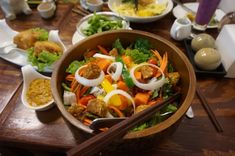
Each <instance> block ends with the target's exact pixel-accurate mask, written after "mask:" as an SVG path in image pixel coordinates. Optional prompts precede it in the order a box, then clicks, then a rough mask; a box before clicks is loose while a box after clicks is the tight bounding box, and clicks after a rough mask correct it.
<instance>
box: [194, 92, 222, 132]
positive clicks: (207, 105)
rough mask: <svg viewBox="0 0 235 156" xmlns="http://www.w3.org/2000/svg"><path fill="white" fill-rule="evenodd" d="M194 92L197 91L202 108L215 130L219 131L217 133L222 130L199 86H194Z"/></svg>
mask: <svg viewBox="0 0 235 156" xmlns="http://www.w3.org/2000/svg"><path fill="white" fill-rule="evenodd" d="M196 93H197V96H198V98H199V100H200V101H201V103H202V106H203V108H204V109H205V110H206V112H207V114H208V116H209V118H210V120H211V122H212V123H213V125H214V127H215V128H216V130H217V132H219V133H221V132H223V128H222V127H221V125H220V123H219V121H218V120H217V118H216V116H215V114H214V112H213V111H212V109H211V107H210V105H209V104H208V102H207V101H206V98H205V96H204V95H203V94H202V91H201V89H200V88H199V87H197V88H196Z"/></svg>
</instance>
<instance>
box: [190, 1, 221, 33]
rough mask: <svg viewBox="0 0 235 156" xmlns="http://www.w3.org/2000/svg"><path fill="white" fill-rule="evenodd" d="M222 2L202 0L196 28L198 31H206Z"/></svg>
mask: <svg viewBox="0 0 235 156" xmlns="http://www.w3.org/2000/svg"><path fill="white" fill-rule="evenodd" d="M219 3H220V0H200V2H199V6H198V10H197V14H196V20H195V25H194V27H195V28H196V29H198V30H202V31H204V30H206V27H207V25H208V24H209V22H210V20H211V18H212V17H213V15H214V13H215V10H216V8H217V6H218V5H219Z"/></svg>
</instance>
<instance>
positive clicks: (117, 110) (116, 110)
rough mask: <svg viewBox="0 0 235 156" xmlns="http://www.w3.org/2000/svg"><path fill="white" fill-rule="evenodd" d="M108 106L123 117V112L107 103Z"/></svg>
mask: <svg viewBox="0 0 235 156" xmlns="http://www.w3.org/2000/svg"><path fill="white" fill-rule="evenodd" d="M108 108H110V109H112V110H114V112H115V113H116V114H117V115H118V116H119V117H124V114H123V113H122V112H121V111H120V110H119V109H118V108H116V107H114V106H112V105H108Z"/></svg>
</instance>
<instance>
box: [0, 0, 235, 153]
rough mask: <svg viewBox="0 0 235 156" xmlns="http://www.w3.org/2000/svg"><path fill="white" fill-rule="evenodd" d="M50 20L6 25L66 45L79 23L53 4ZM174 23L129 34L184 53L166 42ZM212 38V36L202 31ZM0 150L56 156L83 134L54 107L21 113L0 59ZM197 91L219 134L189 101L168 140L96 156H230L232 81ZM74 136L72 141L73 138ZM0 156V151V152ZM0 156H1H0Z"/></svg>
mask: <svg viewBox="0 0 235 156" xmlns="http://www.w3.org/2000/svg"><path fill="white" fill-rule="evenodd" d="M57 7H58V8H57V12H56V16H55V17H54V18H52V19H50V20H43V19H41V18H40V16H39V15H38V13H37V12H36V11H35V10H34V12H33V15H31V16H24V15H21V16H18V18H17V19H16V20H14V21H11V22H9V21H8V24H9V25H10V26H11V27H12V28H13V29H15V30H18V31H20V30H24V29H27V28H31V27H36V26H40V27H43V28H46V29H59V30H60V36H61V38H62V40H63V41H64V42H65V44H66V45H67V46H68V47H69V46H70V45H71V39H72V35H73V33H74V32H75V30H76V28H75V25H76V23H77V22H78V21H79V19H80V18H81V17H82V16H81V15H77V14H75V13H73V12H72V10H71V8H72V7H73V6H72V5H67V4H66V5H64V4H59V5H58V6H57ZM0 18H3V14H2V13H0ZM173 22H174V17H173V15H172V13H170V14H169V15H167V16H166V17H165V18H163V19H161V20H159V21H156V22H153V23H149V24H131V27H132V28H133V29H138V30H144V31H148V32H152V33H155V34H157V35H160V36H163V37H164V38H166V39H168V40H169V41H171V42H173V43H174V44H175V45H177V46H178V47H179V48H180V49H182V51H184V47H183V44H182V43H181V42H176V41H174V40H172V39H171V38H170V35H169V31H170V27H171V25H172V24H173ZM207 32H208V33H211V34H213V35H214V36H217V31H216V30H210V31H207ZM0 75H1V78H0V113H1V114H0V147H1V148H0V149H2V148H7V147H17V148H19V147H20V148H24V149H29V150H34V149H36V150H42V151H53V152H54V151H60V152H64V151H66V150H67V149H69V148H71V147H73V146H75V144H77V143H80V142H82V141H83V140H84V138H85V137H84V134H83V133H81V132H74V131H71V129H70V128H69V126H68V124H66V123H65V121H64V119H63V118H62V117H61V114H60V112H59V111H58V109H57V108H56V107H54V108H53V109H51V110H48V111H44V112H37V113H35V111H32V110H29V109H27V108H25V107H24V106H23V105H22V103H21V100H20V95H21V90H22V75H21V71H20V67H19V66H16V65H14V64H12V63H9V62H6V61H4V60H2V59H0ZM198 86H199V87H200V88H201V90H202V91H203V93H204V95H205V96H206V99H207V100H208V102H209V103H210V106H211V107H212V109H213V111H214V112H215V115H216V117H217V118H218V120H219V122H220V123H221V125H222V127H223V129H224V132H223V133H217V132H216V130H215V128H214V127H213V125H212V123H211V121H210V120H209V118H208V116H207V114H206V112H205V111H204V109H203V107H202V106H201V103H200V101H199V100H198V98H197V97H195V99H194V101H193V103H192V107H193V110H194V113H195V118H194V119H187V118H185V119H183V121H182V123H181V124H180V126H179V128H178V129H177V131H176V132H175V133H174V134H173V135H172V137H171V138H169V139H167V140H165V141H163V142H162V143H161V144H159V145H157V143H156V142H153V144H156V146H155V147H154V148H152V149H148V150H146V151H142V153H141V152H138V153H128V152H125V153H123V152H122V151H115V152H108V151H105V152H103V153H102V155H107V156H109V155H118V156H120V155H146V156H147V155H148V156H154V155H235V124H234V121H235V81H234V79H226V78H222V79H216V78H213V77H205V78H198ZM75 133H76V135H75ZM0 153H1V151H0ZM0 155H1V154H0Z"/></svg>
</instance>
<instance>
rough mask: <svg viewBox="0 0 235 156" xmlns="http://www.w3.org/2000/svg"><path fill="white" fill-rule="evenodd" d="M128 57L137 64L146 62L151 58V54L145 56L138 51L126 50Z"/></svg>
mask: <svg viewBox="0 0 235 156" xmlns="http://www.w3.org/2000/svg"><path fill="white" fill-rule="evenodd" d="M126 55H127V56H130V57H131V58H132V59H133V61H134V62H135V63H136V64H139V63H142V62H146V61H148V59H149V58H150V57H151V56H150V55H149V54H145V53H143V52H141V51H139V50H138V49H133V50H126Z"/></svg>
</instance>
